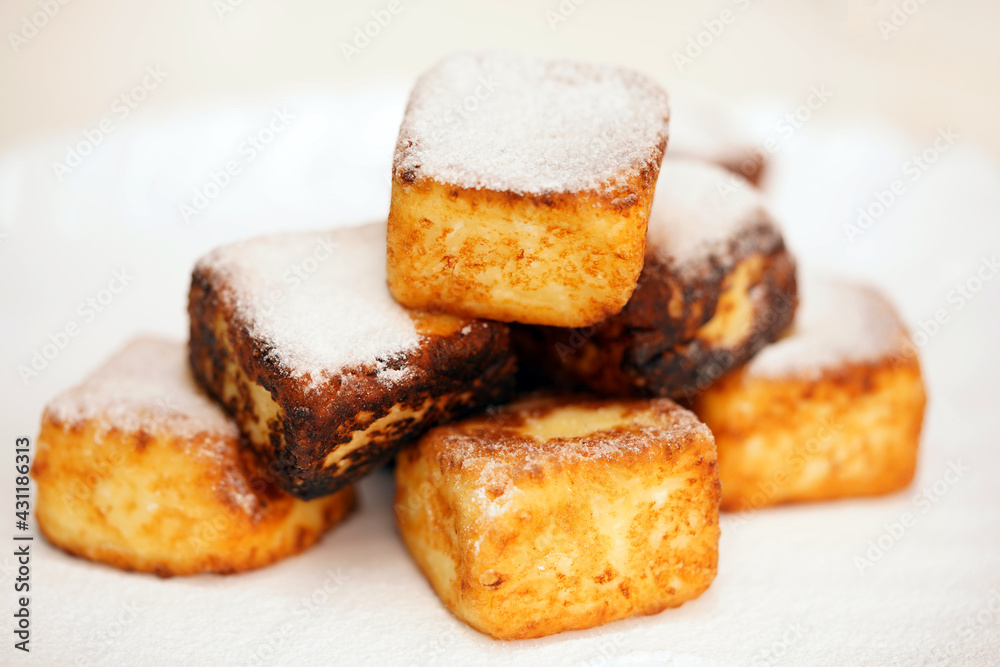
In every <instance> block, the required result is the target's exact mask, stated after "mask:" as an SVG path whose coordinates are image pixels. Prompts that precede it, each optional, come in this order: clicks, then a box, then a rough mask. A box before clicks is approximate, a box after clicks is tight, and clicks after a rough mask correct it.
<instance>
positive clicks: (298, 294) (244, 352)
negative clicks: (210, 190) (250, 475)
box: [188, 223, 515, 499]
mask: <svg viewBox="0 0 1000 667" xmlns="http://www.w3.org/2000/svg"><path fill="white" fill-rule="evenodd" d="M188 310H189V315H190V319H191V337H190V357H191V367H192V368H193V369H194V374H195V376H196V377H197V378H198V380H199V381H200V382H201V383H202V384H203V385H204V386H205V387H206V388H207V390H208V391H209V393H210V394H212V395H213V396H214V397H215V398H216V399H217V400H218V401H219V402H220V403H222V404H223V405H224V406H225V407H226V408H227V409H228V410H229V412H230V413H231V414H232V415H233V417H234V418H235V419H236V422H237V423H238V424H239V427H240V429H241V431H242V432H243V434H244V435H245V436H246V437H247V439H248V440H249V441H250V443H251V444H252V445H253V446H254V448H255V449H256V450H257V451H258V452H259V454H260V455H261V456H262V457H263V458H264V460H265V462H266V464H267V466H268V467H269V469H270V470H271V471H272V472H273V474H274V477H275V479H276V480H277V482H278V484H279V485H280V486H281V487H282V488H283V489H284V490H285V491H287V492H288V493H290V494H292V495H294V496H296V497H298V498H303V499H311V498H317V497H319V496H323V495H327V494H330V493H334V492H336V491H339V490H340V489H342V488H345V487H347V486H349V485H350V484H351V483H352V482H354V481H356V480H358V479H360V478H361V477H362V476H364V475H366V474H367V473H368V472H370V471H372V470H374V469H375V468H377V467H378V466H381V465H382V464H383V463H386V462H387V461H390V460H391V459H392V457H393V456H394V455H395V453H396V451H397V449H398V448H399V447H400V446H401V445H402V444H404V443H405V442H408V441H409V440H412V439H413V438H416V437H418V436H419V435H421V434H422V433H423V432H424V431H426V430H427V429H428V428H430V427H431V426H433V425H434V424H436V423H438V422H440V421H443V420H448V419H454V418H456V417H459V416H462V415H463V414H464V413H465V412H467V411H469V410H472V409H475V408H477V407H480V406H482V405H485V404H488V403H490V402H493V401H497V400H502V399H503V398H504V397H505V395H506V394H507V392H508V390H509V389H510V387H511V384H512V374H513V372H514V368H515V361H514V357H513V354H512V352H511V350H510V345H509V331H508V327H507V325H505V324H501V323H498V322H487V321H484V320H476V319H472V318H463V317H456V316H452V315H447V314H443V313H426V312H418V311H412V310H408V309H406V308H404V307H402V306H400V305H399V304H398V303H396V301H394V300H393V298H392V296H391V295H390V294H389V290H388V288H387V287H386V279H385V224H384V223H376V224H371V225H362V226H360V227H349V228H341V229H335V230H331V231H322V232H303V233H291V234H284V235H277V236H270V237H264V238H257V239H251V240H249V241H243V242H240V243H235V244H232V245H229V246H224V247H222V248H218V249H216V250H215V251H213V252H211V253H209V254H208V255H206V256H205V257H203V258H202V259H201V260H200V261H199V262H198V263H197V265H196V266H195V269H194V273H193V275H192V279H191V291H190V296H189V305H188Z"/></svg>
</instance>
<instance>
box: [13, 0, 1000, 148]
mask: <svg viewBox="0 0 1000 667" xmlns="http://www.w3.org/2000/svg"><path fill="white" fill-rule="evenodd" d="M62 2H65V3H66V4H62ZM373 13H374V14H373ZM387 17H388V18H387ZM379 18H381V20H382V22H383V23H385V25H384V26H382V25H378V26H377V27H375V26H374V24H373V25H370V26H369V31H370V32H377V34H376V35H375V36H374V37H372V38H371V39H370V42H369V43H367V44H365V43H364V40H363V38H362V39H360V40H358V42H357V43H356V44H352V42H354V41H355V38H356V34H357V33H356V31H357V30H364V28H365V25H366V23H368V22H370V21H373V20H376V19H379ZM0 28H2V32H3V35H4V42H3V45H2V47H0V152H3V151H5V150H8V149H11V148H13V147H15V146H17V145H20V144H23V143H25V142H29V141H31V140H33V139H36V138H40V137H43V136H48V135H52V134H57V133H61V132H67V131H70V130H74V129H75V128H82V127H86V126H87V124H88V123H95V122H97V121H98V120H100V119H101V118H104V117H107V116H108V115H109V110H111V109H113V108H115V107H114V105H115V104H116V100H118V99H119V97H120V96H121V95H122V94H125V93H128V91H130V90H131V89H133V87H134V86H136V85H140V84H141V83H142V81H143V77H144V76H145V72H146V68H147V67H151V66H152V67H159V68H160V70H161V71H162V72H164V73H165V78H164V79H163V81H162V82H161V83H160V84H159V85H157V86H156V87H155V89H154V90H151V91H149V92H148V93H146V94H144V95H143V96H144V97H145V99H144V100H142V102H141V104H137V105H136V108H135V110H134V113H131V115H130V116H129V118H128V119H127V122H129V123H134V122H141V121H149V120H152V119H155V118H161V117H163V116H169V115H174V114H178V113H183V112H185V111H189V110H191V109H197V108H200V107H202V106H204V105H211V104H216V103H220V102H231V101H234V100H236V101H241V100H251V99H260V98H266V97H269V96H272V95H275V94H279V93H280V92H282V91H283V90H285V89H288V88H297V87H309V86H321V87H340V86H345V85H357V84H359V83H360V82H370V81H378V80H384V79H403V80H405V79H409V78H412V77H413V76H415V75H416V74H417V73H419V72H420V71H421V70H423V69H425V68H426V67H427V66H428V65H430V64H431V63H432V62H433V61H435V60H437V59H438V58H440V57H441V56H442V55H443V54H445V53H447V52H449V51H451V50H454V49H465V48H490V47H501V48H511V49H517V50H522V51H527V52H534V53H538V54H543V55H550V56H557V55H559V56H573V57H581V58H587V59H594V60H604V61H612V62H618V63H622V64H626V65H630V66H634V67H637V68H640V69H642V70H645V71H646V72H648V73H650V74H652V75H654V76H657V77H659V78H661V79H663V80H670V79H685V80H688V81H690V82H693V83H696V84H698V85H701V86H704V87H708V88H713V89H716V90H718V91H719V92H721V93H722V94H724V95H726V96H728V97H731V98H733V99H734V100H752V99H754V98H757V97H767V96H777V97H780V98H782V99H788V100H792V101H801V100H804V98H805V96H806V95H808V90H809V87H810V86H813V85H818V84H822V85H825V86H827V87H828V88H829V90H830V91H831V92H832V96H833V97H832V100H831V101H830V102H829V104H828V105H826V106H825V107H824V114H829V116H830V117H833V118H837V117H843V118H847V119H849V118H856V117H860V116H865V117H867V116H878V117H881V118H884V119H887V120H889V121H890V122H893V123H895V124H896V125H898V126H900V127H902V128H904V129H905V130H906V131H907V132H908V133H910V134H911V135H912V136H914V137H915V138H917V139H921V138H924V139H925V140H926V138H928V137H932V135H933V134H934V132H935V131H936V129H937V128H939V127H942V126H947V125H952V126H954V128H955V130H956V131H958V132H959V133H960V135H961V137H962V139H963V140H964V141H966V142H968V143H973V144H977V145H979V146H981V147H982V148H983V149H984V150H986V151H987V152H988V153H989V154H991V155H992V156H993V157H994V158H997V157H998V156H1000V130H998V127H997V125H998V123H997V117H998V115H1000V114H998V111H1000V39H998V37H997V35H998V34H1000V3H998V2H987V1H984V0H948V1H944V0H846V1H844V0H841V1H840V2H826V3H819V2H802V1H798V2H796V1H794V0H715V1H714V2H697V3H695V2H679V1H671V2H657V3H654V2H613V1H612V0H539V1H536V2H529V1H527V0H505V1H504V2H502V3H500V2H478V1H472V2H458V1H457V0H367V1H364V2H357V3H335V2H323V1H321V0H284V1H280V2H279V1H278V0H172V1H170V2H167V1H160V2H154V1H147V2H136V1H135V0H132V1H128V0H86V1H85V0H4V1H3V2H2V3H0ZM713 31H714V33H715V34H712V33H713ZM689 40H692V41H691V42H689ZM699 40H700V41H701V42H702V44H704V45H705V46H704V47H703V48H702V49H701V52H700V53H698V48H697V47H692V48H691V50H689V51H688V52H687V55H690V54H691V53H694V54H696V56H695V57H694V58H692V60H691V62H690V63H687V64H684V65H683V66H678V64H677V59H676V58H675V54H685V51H686V49H688V47H689V46H690V45H691V44H692V43H695V42H697V41H699ZM343 43H347V44H352V46H357V44H360V45H361V48H358V52H357V53H353V54H351V57H350V58H348V57H346V56H345V54H344V52H343V50H344V49H343V46H342V44H343ZM796 103H799V102H796ZM118 109H119V110H120V109H121V107H120V106H119V107H118Z"/></svg>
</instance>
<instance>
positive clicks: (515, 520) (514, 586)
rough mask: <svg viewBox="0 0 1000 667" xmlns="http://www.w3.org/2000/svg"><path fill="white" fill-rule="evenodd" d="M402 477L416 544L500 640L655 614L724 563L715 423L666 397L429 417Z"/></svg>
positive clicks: (443, 585) (436, 582)
mask: <svg viewBox="0 0 1000 667" xmlns="http://www.w3.org/2000/svg"><path fill="white" fill-rule="evenodd" d="M396 480H397V494H396V506H395V509H396V517H397V521H398V523H399V527H400V532H401V534H402V537H403V540H404V542H405V543H406V545H407V547H408V549H409V550H410V553H411V554H412V555H413V557H414V559H415V560H416V561H417V563H418V565H419V566H420V567H421V569H422V570H423V572H424V574H425V575H426V576H427V578H428V580H429V581H430V583H431V585H432V586H433V587H434V589H435V591H436V592H437V593H438V595H439V596H440V597H441V599H442V600H443V601H444V603H445V604H446V605H447V606H448V608H449V609H450V610H451V611H452V612H453V613H455V614H456V615H457V616H458V617H459V618H461V619H462V620H464V621H466V622H467V623H469V624H470V625H472V626H473V627H475V628H476V629H478V630H480V631H482V632H485V633H488V634H490V635H492V636H493V637H496V638H500V639H521V638H528V637H542V636H545V635H550V634H554V633H558V632H563V631H566V630H572V629H580V628H587V627H592V626H595V625H599V624H601V623H606V622H609V621H612V620H616V619H619V618H625V617H627V616H631V615H635V614H655V613H657V612H659V611H661V610H663V609H665V608H668V607H675V606H678V605H680V604H682V603H683V602H685V601H687V600H690V599H693V598H695V597H697V596H698V595H700V594H701V593H702V592H703V591H704V590H705V589H706V588H707V587H708V586H709V584H710V583H711V581H712V580H713V578H714V576H715V572H716V566H717V558H718V552H717V548H718V538H719V526H718V515H717V512H718V502H719V486H718V480H717V470H716V462H715V450H714V445H713V441H712V435H711V433H710V432H709V431H708V430H707V429H706V428H705V427H704V425H702V424H700V423H698V422H697V420H695V419H694V418H693V415H691V414H690V413H689V412H688V411H686V410H683V409H681V408H679V407H678V406H677V405H676V404H674V403H673V402H671V401H669V400H667V399H654V400H653V401H594V400H582V399H581V398H579V397H559V398H535V399H531V400H529V401H525V402H519V403H517V404H514V405H512V406H508V407H506V408H504V409H502V410H501V411H499V412H494V413H491V414H488V415H486V416H482V417H478V418H474V419H471V420H468V421H466V422H461V423H458V424H449V425H445V426H441V427H438V428H435V429H433V430H432V431H430V432H429V433H428V434H427V435H426V436H424V437H423V438H422V439H421V440H420V441H419V442H418V443H417V444H416V445H415V446H413V447H410V448H406V449H404V450H403V451H401V452H400V454H399V456H398V459H397V468H396Z"/></svg>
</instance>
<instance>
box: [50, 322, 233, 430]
mask: <svg viewBox="0 0 1000 667" xmlns="http://www.w3.org/2000/svg"><path fill="white" fill-rule="evenodd" d="M46 412H47V414H48V416H49V417H50V418H53V419H55V420H56V421H59V422H62V423H64V424H67V425H72V424H76V423H81V422H84V421H94V422H96V423H97V424H98V426H99V430H103V431H107V430H110V429H117V430H119V431H121V432H123V433H134V432H138V431H146V432H149V433H154V434H155V433H169V434H172V435H176V436H179V437H191V436H194V435H197V434H210V435H212V436H213V437H216V438H222V439H232V440H235V439H236V438H238V437H239V430H238V429H237V427H236V424H235V423H234V422H233V421H232V420H231V419H230V418H229V417H228V416H227V415H226V413H225V412H223V410H222V408H220V407H219V406H218V405H216V404H215V402H213V401H212V399H210V398H209V397H208V396H207V395H205V393H204V392H202V391H201V389H200V388H199V387H198V385H197V384H196V383H195V380H194V377H193V376H192V374H191V370H190V369H189V367H188V360H187V348H186V346H185V345H184V344H183V343H178V342H174V341H169V340H163V339H159V338H149V337H140V338H136V339H134V340H132V341H131V342H130V343H128V344H127V345H126V346H125V347H124V348H122V349H121V350H120V351H119V352H118V353H117V354H115V356H114V357H112V358H111V359H110V360H109V361H108V362H107V363H106V364H104V366H102V367H101V368H99V369H98V370H97V371H95V372H94V373H93V374H92V375H91V376H90V377H88V378H87V379H86V380H85V381H84V382H83V384H81V385H79V386H78V387H75V388H73V389H70V390H69V391H67V392H64V393H63V394H61V395H59V396H58V397H56V398H55V399H54V400H53V401H51V402H50V403H49V405H48V407H47V410H46Z"/></svg>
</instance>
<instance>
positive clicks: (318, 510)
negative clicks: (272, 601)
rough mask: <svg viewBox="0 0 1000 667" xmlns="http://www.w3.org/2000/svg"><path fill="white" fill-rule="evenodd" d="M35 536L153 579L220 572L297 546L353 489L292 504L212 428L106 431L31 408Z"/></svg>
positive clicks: (338, 512) (315, 534)
mask: <svg viewBox="0 0 1000 667" xmlns="http://www.w3.org/2000/svg"><path fill="white" fill-rule="evenodd" d="M32 477H34V479H35V482H36V484H37V488H38V499H37V518H38V525H39V528H40V529H41V532H42V534H43V535H44V536H45V537H46V539H48V541H49V542H51V543H52V544H54V545H55V546H57V547H59V548H60V549H62V550H63V551H65V552H67V553H69V554H72V555H74V556H78V557H81V558H86V559H88V560H93V561H98V562H102V563H106V564H108V565H111V566H112V567H116V568H119V569H122V570H128V571H135V572H147V573H152V574H156V575H158V576H161V577H169V576H175V575H190V574H199V573H217V574H229V573H234V572H242V571H245V570H251V569H255V568H259V567H263V566H265V565H268V564H271V563H274V562H276V561H278V560H281V559H282V558H286V557H288V556H291V555H293V554H296V553H299V552H301V551H304V550H305V549H307V548H308V547H310V546H311V545H312V544H314V543H315V542H316V541H317V540H319V539H320V537H322V535H323V533H325V532H326V531H327V530H328V529H329V528H331V527H332V526H334V525H335V524H337V523H339V522H340V521H341V520H342V519H343V518H344V517H346V516H347V515H348V514H349V513H350V511H351V509H352V508H353V507H354V504H355V497H354V492H353V490H352V489H351V488H346V489H344V490H343V491H341V492H340V493H337V494H335V495H332V496H329V497H327V498H322V499H319V500H314V501H310V502H304V501H301V500H298V499H296V498H293V497H292V496H290V495H288V494H286V493H284V492H283V491H281V490H280V489H279V488H277V487H276V486H275V484H274V482H273V480H272V479H271V477H270V475H269V473H268V472H267V470H266V468H265V467H264V466H263V464H262V462H261V461H260V459H259V457H258V456H257V455H256V454H255V453H254V452H253V451H252V450H251V449H250V448H249V446H247V445H245V444H241V443H240V442H239V441H238V440H237V439H235V438H232V437H226V436H225V435H222V434H220V433H218V432H202V433H200V434H197V435H193V436H192V435H178V434H171V433H164V432H159V433H157V432H149V431H146V430H139V431H124V432H123V431H121V430H119V429H117V428H111V429H110V430H109V429H108V428H107V427H106V425H102V424H101V423H100V420H86V421H82V422H75V423H65V422H63V421H60V420H59V419H58V418H57V417H55V416H54V415H53V414H51V413H49V412H47V413H46V414H45V416H44V417H43V421H42V429H41V433H40V435H39V437H38V449H37V453H36V457H35V463H34V466H33V467H32Z"/></svg>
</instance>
